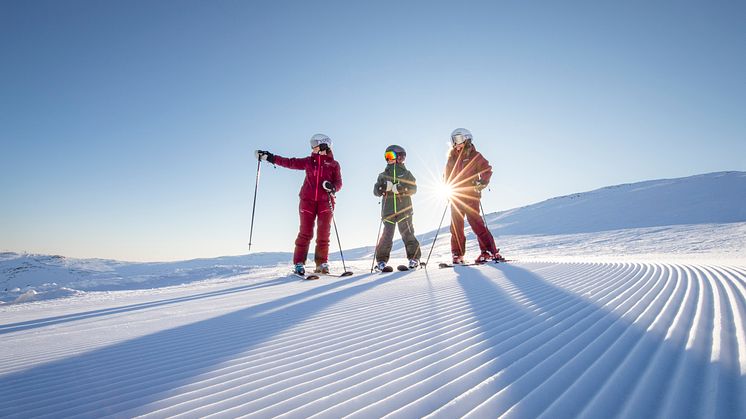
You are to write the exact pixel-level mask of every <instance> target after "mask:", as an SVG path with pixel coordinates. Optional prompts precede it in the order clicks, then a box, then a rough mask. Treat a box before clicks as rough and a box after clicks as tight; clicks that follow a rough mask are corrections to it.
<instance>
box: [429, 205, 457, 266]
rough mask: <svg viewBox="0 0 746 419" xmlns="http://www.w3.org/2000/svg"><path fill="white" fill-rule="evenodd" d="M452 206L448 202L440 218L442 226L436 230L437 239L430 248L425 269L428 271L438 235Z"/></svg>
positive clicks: (436, 238)
mask: <svg viewBox="0 0 746 419" xmlns="http://www.w3.org/2000/svg"><path fill="white" fill-rule="evenodd" d="M450 205H451V201H448V203H446V207H445V209H444V210H443V216H442V217H440V224H438V229H437V230H435V238H434V239H433V244H432V246H430V253H428V254H427V260H426V261H425V269H427V264H428V262H430V255H432V254H433V249H434V248H435V241H436V240H438V234H440V226H442V225H443V220H444V219H445V218H446V211H448V207H449V206H450Z"/></svg>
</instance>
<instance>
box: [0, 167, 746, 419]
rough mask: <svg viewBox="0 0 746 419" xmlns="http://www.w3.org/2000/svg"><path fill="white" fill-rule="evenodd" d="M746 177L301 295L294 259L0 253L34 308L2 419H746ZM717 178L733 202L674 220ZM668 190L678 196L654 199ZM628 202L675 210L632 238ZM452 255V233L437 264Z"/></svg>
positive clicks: (588, 209) (12, 295)
mask: <svg viewBox="0 0 746 419" xmlns="http://www.w3.org/2000/svg"><path fill="white" fill-rule="evenodd" d="M743 177H744V176H743V174H742V173H723V174H713V175H703V176H697V177H693V178H686V179H679V180H673V181H658V182H645V183H642V184H635V185H627V186H621V187H616V188H605V189H602V190H599V191H594V192H591V193H587V194H580V195H578V197H577V198H574V199H573V198H572V197H564V198H557V199H555V200H550V201H546V202H544V203H540V204H537V205H535V206H529V207H525V208H521V209H516V210H513V211H509V212H506V213H502V214H493V215H491V216H490V217H489V218H491V219H492V220H493V221H494V226H495V228H493V231H495V233H497V234H498V236H497V239H498V243H500V245H501V246H502V247H503V249H504V253H505V254H506V255H508V256H509V257H511V258H513V259H517V261H516V262H512V263H509V264H498V265H484V266H467V267H457V268H455V269H438V268H434V267H431V268H429V269H427V270H424V269H422V270H417V271H412V272H394V273H391V274H371V273H369V269H370V266H371V260H370V257H371V253H370V252H371V249H369V248H366V249H351V250H347V251H346V252H345V254H346V259H347V267H348V268H351V269H352V270H353V271H355V272H356V274H355V275H354V276H352V277H346V278H335V277H324V278H322V279H321V280H318V281H302V280H299V279H297V278H296V277H293V276H289V275H288V270H289V268H288V263H287V261H288V259H289V257H290V255H289V254H287V253H277V254H255V255H249V256H241V257H226V258H217V259H201V260H193V261H185V262H175V263H148V264H145V263H127V262H117V261H106V260H75V259H67V258H64V257H61V256H41V255H19V254H15V253H4V254H0V275H2V277H1V278H2V281H3V284H4V285H5V286H6V287H8V290H7V291H5V292H4V294H2V295H3V299H4V300H5V301H8V302H17V303H21V302H24V304H5V305H2V306H0V336H1V337H0V353H2V354H3V357H2V358H0V388H2V389H3V391H2V392H0V417H3V418H5V417H10V418H16V417H18V418H25V417H72V416H76V417H133V416H147V417H171V416H182V417H207V416H219V417H236V416H242V417H257V418H264V417H287V418H294V417H298V418H307V417H319V418H337V417H342V416H352V417H382V416H387V417H402V418H412V417H423V416H428V417H443V418H452V417H476V418H481V417H497V416H504V417H516V418H533V417H544V418H576V417H589V418H593V417H626V418H640V417H645V418H648V417H660V418H672V417H676V418H679V417H687V418H689V417H694V418H743V417H746V402H745V401H744V400H746V220H742V219H739V218H738V217H740V216H736V217H735V218H733V214H736V215H737V214H743V212H742V211H743V205H744V200H743V196H744V195H743V194H742V195H740V196H733V193H734V191H737V190H738V189H737V188H738V187H740V186H733V185H742V182H743V180H742V178H743ZM718 179H719V180H720V181H721V182H722V185H720V186H717V185H718ZM704 184H707V185H709V186H708V187H709V188H714V189H717V190H719V191H720V195H718V196H717V197H711V198H712V199H715V200H719V201H718V202H720V203H719V204H718V205H715V206H707V205H702V206H699V207H697V208H700V209H692V208H680V209H681V210H680V211H678V212H673V208H677V207H681V206H683V205H685V204H684V203H685V201H686V199H688V198H686V197H687V196H692V195H696V193H695V192H696V191H700V192H701V193H705V192H704V190H705V189H707V188H705V187H703V186H702V185H704ZM687 185H689V186H688V187H687ZM653 189H657V190H658V191H659V193H657V194H656V193H652V194H649V195H648V193H647V192H645V191H650V190H653ZM663 190H667V191H669V192H667V193H665V194H663V195H667V196H668V197H669V200H668V201H665V202H664V201H660V202H658V203H654V204H652V203H647V202H645V199H643V198H641V197H642V196H647V197H648V199H653V197H654V196H659V195H661V194H662V193H660V191H663ZM625 191H626V192H625ZM674 191H675V193H674ZM625 195H626V196H627V197H628V198H627V200H628V201H630V202H635V203H636V204H635V205H633V206H634V207H635V208H641V207H645V208H647V211H653V210H656V211H660V212H661V213H666V214H670V216H669V217H660V216H659V214H656V215H645V214H646V213H645V212H641V214H642V216H640V217H632V216H628V214H619V217H620V219H623V220H624V226H625V228H616V229H609V228H608V227H609V226H610V225H612V224H609V222H610V221H609V220H610V218H608V215H609V214H607V218H606V221H603V222H602V221H600V220H601V219H602V218H603V217H601V216H599V217H596V218H593V217H590V215H591V214H593V213H594V212H595V211H601V210H602V209H603V208H606V209H607V210H608V211H612V208H617V207H618V205H621V204H622V203H623V201H625V199H624V198H623V197H624V196H625ZM721 195H727V196H728V197H729V198H728V199H721V198H723V197H722V196H721ZM699 196H700V197H703V196H704V195H701V194H700V195H699ZM701 199H704V198H701ZM573 202H575V203H576V204H573ZM671 202H678V204H671V205H668V204H666V205H668V206H665V205H664V203H669V204H670V203H671ZM612 204H614V205H612ZM692 205H693V204H692ZM705 207H706V208H708V210H707V212H708V213H710V214H709V215H708V217H711V218H702V217H699V216H698V215H697V214H700V215H701V214H702V212H703V211H704V210H701V208H705ZM572 208H574V211H577V212H578V213H580V214H585V216H584V217H581V216H577V217H574V218H573V217H571V218H565V220H571V219H574V220H575V221H572V222H570V221H567V223H568V224H569V225H572V226H573V227H572V228H569V227H568V230H566V231H565V232H564V233H562V234H559V233H560V231H557V230H553V231H552V232H549V233H546V234H503V233H504V232H505V231H506V230H505V228H506V227H504V226H503V227H499V228H498V227H496V226H497V224H498V222H499V223H501V225H503V224H510V225H511V226H513V227H512V228H516V229H518V228H519V227H520V226H521V225H523V224H525V225H523V227H520V228H522V229H523V230H515V231H524V232H525V231H527V230H526V228H527V227H526V225H528V224H527V223H531V222H532V220H536V221H537V222H539V221H542V220H545V219H551V218H552V217H560V215H562V216H563V217H567V216H568V215H567V214H570V215H572V214H573V211H571V209H572ZM625 208H627V207H625ZM717 211H722V212H720V213H717ZM713 212H714V213H713ZM537 214H538V215H540V216H537ZM558 214H559V215H558ZM681 214H687V215H686V217H682V216H681ZM584 218H585V219H586V221H587V222H586V223H585V224H583V223H581V222H580V221H581V220H582V219H584ZM505 220H508V221H505ZM653 221H654V222H655V223H654V225H652V226H651V225H650V223H651V222H653ZM679 221H680V222H683V224H676V222H679ZM549 224H551V223H549ZM616 226H617V227H618V226H619V225H616ZM428 235H429V236H430V239H429V240H428V239H427V236H428ZM433 235H434V232H430V233H426V234H425V235H424V236H425V237H423V243H424V244H429V243H430V242H431V241H432V236H433ZM470 244H471V246H472V247H471V248H470V253H469V254H470V255H473V256H476V253H477V252H476V249H475V248H474V240H473V239H472V240H471V243H470ZM402 253H403V252H402V251H401V250H395V251H394V253H393V254H392V257H393V258H394V260H393V261H392V262H394V263H396V261H397V259H398V258H402V257H403V254H402ZM449 253H450V252H449V240H448V237H447V234H446V233H443V232H442V233H441V236H440V238H439V239H438V242H437V243H436V245H435V247H434V251H433V261H439V260H443V259H447V258H448V257H449ZM332 266H333V269H334V270H337V271H339V270H341V268H342V267H341V263H340V262H339V261H334V262H333V263H332ZM55 297H67V298H55Z"/></svg>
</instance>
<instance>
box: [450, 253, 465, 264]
mask: <svg viewBox="0 0 746 419" xmlns="http://www.w3.org/2000/svg"><path fill="white" fill-rule="evenodd" d="M452 263H453V264H454V265H465V264H466V262H464V257H463V256H459V255H453V261H452Z"/></svg>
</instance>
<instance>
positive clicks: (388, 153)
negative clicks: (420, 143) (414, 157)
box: [383, 150, 396, 161]
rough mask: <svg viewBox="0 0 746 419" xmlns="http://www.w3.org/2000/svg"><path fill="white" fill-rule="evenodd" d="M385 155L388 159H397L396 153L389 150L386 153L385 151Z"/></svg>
mask: <svg viewBox="0 0 746 419" xmlns="http://www.w3.org/2000/svg"><path fill="white" fill-rule="evenodd" d="M383 157H384V158H385V159H386V161H393V160H396V153H394V152H393V151H391V150H389V151H387V152H386V153H384V155H383Z"/></svg>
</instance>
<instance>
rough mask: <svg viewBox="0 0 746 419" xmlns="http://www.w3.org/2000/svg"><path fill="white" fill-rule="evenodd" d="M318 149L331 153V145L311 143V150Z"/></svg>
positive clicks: (318, 142) (317, 142)
mask: <svg viewBox="0 0 746 419" xmlns="http://www.w3.org/2000/svg"><path fill="white" fill-rule="evenodd" d="M314 143H315V144H314ZM316 147H318V148H319V151H329V144H327V143H322V142H320V141H312V142H311V148H316Z"/></svg>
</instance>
